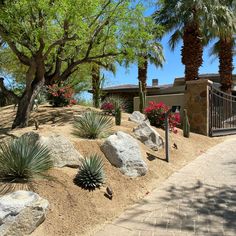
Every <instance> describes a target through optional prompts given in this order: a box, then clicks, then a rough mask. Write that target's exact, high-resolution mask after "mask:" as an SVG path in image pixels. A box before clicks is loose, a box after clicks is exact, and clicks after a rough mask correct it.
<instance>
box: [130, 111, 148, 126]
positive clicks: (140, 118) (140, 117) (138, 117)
mask: <svg viewBox="0 0 236 236" xmlns="http://www.w3.org/2000/svg"><path fill="white" fill-rule="evenodd" d="M129 121H133V122H135V123H137V124H141V123H143V122H145V123H147V124H150V122H149V120H148V119H147V117H146V116H145V115H144V114H142V113H141V112H140V111H134V112H133V113H132V114H131V115H130V116H129Z"/></svg>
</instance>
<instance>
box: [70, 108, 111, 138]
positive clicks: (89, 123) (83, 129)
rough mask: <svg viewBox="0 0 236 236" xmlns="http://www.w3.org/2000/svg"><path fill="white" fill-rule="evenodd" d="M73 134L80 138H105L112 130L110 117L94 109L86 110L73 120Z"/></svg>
mask: <svg viewBox="0 0 236 236" xmlns="http://www.w3.org/2000/svg"><path fill="white" fill-rule="evenodd" d="M74 126H75V131H74V133H75V135H77V136H79V137H81V138H88V139H96V138H105V137H107V136H108V135H109V134H110V133H111V131H112V126H113V123H112V119H111V117H108V116H105V115H103V114H101V113H98V112H96V111H88V112H86V113H84V114H83V115H82V116H81V117H79V118H77V119H76V120H75V125H74Z"/></svg>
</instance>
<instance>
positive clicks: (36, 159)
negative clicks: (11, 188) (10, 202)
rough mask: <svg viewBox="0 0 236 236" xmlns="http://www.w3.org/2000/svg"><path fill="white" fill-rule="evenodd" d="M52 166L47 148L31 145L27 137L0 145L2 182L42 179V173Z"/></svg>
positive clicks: (0, 174)
mask: <svg viewBox="0 0 236 236" xmlns="http://www.w3.org/2000/svg"><path fill="white" fill-rule="evenodd" d="M52 166H53V162H52V160H51V158H50V152H49V150H48V149H47V147H45V146H43V145H41V144H39V143H35V144H32V141H31V139H30V137H29V136H22V137H20V138H17V139H13V140H11V141H10V142H8V143H2V144H1V145H0V178H1V180H3V181H11V182H27V181H29V180H31V179H33V178H35V177H39V176H41V177H44V176H45V175H44V172H45V171H47V170H49V169H50V168H51V167H52Z"/></svg>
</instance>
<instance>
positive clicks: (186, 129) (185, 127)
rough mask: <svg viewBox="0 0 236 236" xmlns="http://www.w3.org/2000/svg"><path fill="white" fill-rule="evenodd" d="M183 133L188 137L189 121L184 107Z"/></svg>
mask: <svg viewBox="0 0 236 236" xmlns="http://www.w3.org/2000/svg"><path fill="white" fill-rule="evenodd" d="M183 135H184V137H185V138H189V137H190V123H189V119H188V114H187V110H186V109H184V113H183Z"/></svg>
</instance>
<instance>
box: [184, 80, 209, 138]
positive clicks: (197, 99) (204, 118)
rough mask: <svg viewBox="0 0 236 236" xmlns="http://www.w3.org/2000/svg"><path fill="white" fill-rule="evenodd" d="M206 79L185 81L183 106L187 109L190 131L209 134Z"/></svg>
mask: <svg viewBox="0 0 236 236" xmlns="http://www.w3.org/2000/svg"><path fill="white" fill-rule="evenodd" d="M211 85H212V81H210V80H206V79H199V80H192V81H187V82H186V91H185V95H184V108H185V109H187V113H188V117H189V122H190V130H191V132H194V133H198V134H203V135H206V136H209V86H211Z"/></svg>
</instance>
